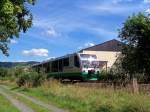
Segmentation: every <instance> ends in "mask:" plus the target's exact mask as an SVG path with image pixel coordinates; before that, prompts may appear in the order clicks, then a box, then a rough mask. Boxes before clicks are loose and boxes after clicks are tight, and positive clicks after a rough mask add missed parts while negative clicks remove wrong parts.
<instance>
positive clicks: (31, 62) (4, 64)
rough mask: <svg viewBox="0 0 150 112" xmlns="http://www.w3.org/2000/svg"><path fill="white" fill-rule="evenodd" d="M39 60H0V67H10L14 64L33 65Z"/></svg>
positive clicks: (14, 65)
mask: <svg viewBox="0 0 150 112" xmlns="http://www.w3.org/2000/svg"><path fill="white" fill-rule="evenodd" d="M36 63H39V62H36V61H29V62H0V67H5V68H12V67H16V66H28V65H33V64H36Z"/></svg>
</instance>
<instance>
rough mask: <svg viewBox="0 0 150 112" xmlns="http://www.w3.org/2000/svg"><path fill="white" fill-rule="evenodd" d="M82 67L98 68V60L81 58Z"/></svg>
mask: <svg viewBox="0 0 150 112" xmlns="http://www.w3.org/2000/svg"><path fill="white" fill-rule="evenodd" d="M82 67H83V68H99V62H98V61H88V60H83V61H82Z"/></svg>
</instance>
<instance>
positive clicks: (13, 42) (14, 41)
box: [10, 39, 18, 44]
mask: <svg viewBox="0 0 150 112" xmlns="http://www.w3.org/2000/svg"><path fill="white" fill-rule="evenodd" d="M10 43H11V44H17V43H18V41H17V40H14V39H11V40H10Z"/></svg>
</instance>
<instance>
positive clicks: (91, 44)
mask: <svg viewBox="0 0 150 112" xmlns="http://www.w3.org/2000/svg"><path fill="white" fill-rule="evenodd" d="M94 45H95V44H94V43H93V42H86V43H85V44H84V45H83V46H80V47H78V49H79V50H81V49H84V48H88V47H92V46H94Z"/></svg>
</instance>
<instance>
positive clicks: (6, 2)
mask: <svg viewBox="0 0 150 112" xmlns="http://www.w3.org/2000/svg"><path fill="white" fill-rule="evenodd" d="M34 3H35V0H0V50H1V51H2V53H3V54H5V55H7V56H8V43H9V42H10V39H13V38H14V37H17V38H18V37H19V33H20V32H22V31H23V32H26V31H27V30H28V28H30V27H31V25H32V14H31V13H30V11H29V10H28V8H27V5H28V4H33V5H34Z"/></svg>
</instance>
